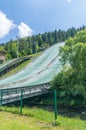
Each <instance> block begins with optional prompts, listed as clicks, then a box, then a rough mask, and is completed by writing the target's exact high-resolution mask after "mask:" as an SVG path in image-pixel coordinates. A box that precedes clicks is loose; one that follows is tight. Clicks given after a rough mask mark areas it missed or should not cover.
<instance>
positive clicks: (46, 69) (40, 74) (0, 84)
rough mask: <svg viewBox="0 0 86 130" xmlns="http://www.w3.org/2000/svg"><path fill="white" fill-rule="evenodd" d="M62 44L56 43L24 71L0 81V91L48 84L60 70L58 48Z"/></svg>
mask: <svg viewBox="0 0 86 130" xmlns="http://www.w3.org/2000/svg"><path fill="white" fill-rule="evenodd" d="M63 45H64V43H57V44H54V45H53V46H51V47H50V48H48V49H47V50H45V51H44V52H43V54H42V55H41V56H39V57H38V58H37V59H35V60H34V61H33V62H31V63H30V64H29V65H28V66H27V67H26V68H25V69H24V70H22V71H20V72H19V73H16V74H15V75H13V76H10V77H8V78H6V79H3V80H0V89H7V88H10V89H11V88H19V87H31V86H32V87H33V86H36V85H40V84H46V83H49V82H50V81H51V80H52V78H53V77H54V76H55V75H56V74H57V73H58V72H59V71H60V70H61V68H62V64H61V62H60V60H59V59H60V57H59V55H58V54H59V48H60V47H61V46H63Z"/></svg>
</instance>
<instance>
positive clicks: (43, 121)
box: [0, 107, 86, 130]
mask: <svg viewBox="0 0 86 130" xmlns="http://www.w3.org/2000/svg"><path fill="white" fill-rule="evenodd" d="M0 110H2V111H0V130H85V128H86V120H81V119H80V118H79V117H75V118H74V117H73V118H69V117H66V116H65V117H64V116H61V115H58V122H59V125H57V126H55V125H54V113H53V112H49V111H47V110H43V109H40V108H36V107H35V108H26V107H25V108H23V115H19V114H18V113H19V108H16V107H2V108H0Z"/></svg>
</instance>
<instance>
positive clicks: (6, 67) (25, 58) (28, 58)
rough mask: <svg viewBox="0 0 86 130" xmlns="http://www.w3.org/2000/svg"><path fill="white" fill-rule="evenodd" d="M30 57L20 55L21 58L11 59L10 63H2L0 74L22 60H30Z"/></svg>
mask: <svg viewBox="0 0 86 130" xmlns="http://www.w3.org/2000/svg"><path fill="white" fill-rule="evenodd" d="M31 58H32V56H28V57H22V58H18V59H15V60H13V61H12V62H10V63H8V64H6V65H3V66H2V67H0V76H2V75H3V74H5V73H7V72H8V71H9V70H11V69H13V68H15V67H17V66H18V65H20V64H21V63H22V62H24V61H26V60H30V59H31Z"/></svg>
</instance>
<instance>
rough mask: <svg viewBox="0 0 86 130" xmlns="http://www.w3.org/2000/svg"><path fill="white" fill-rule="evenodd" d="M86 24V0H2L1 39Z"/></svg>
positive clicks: (3, 40)
mask: <svg viewBox="0 0 86 130" xmlns="http://www.w3.org/2000/svg"><path fill="white" fill-rule="evenodd" d="M82 25H86V0H0V43H2V42H6V41H9V40H10V39H11V38H12V39H15V38H16V36H18V37H25V36H31V35H32V34H38V33H44V32H45V31H47V32H48V31H53V30H55V29H57V30H58V29H62V30H67V29H68V28H70V27H72V26H73V27H76V28H77V27H80V26H82Z"/></svg>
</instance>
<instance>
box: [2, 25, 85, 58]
mask: <svg viewBox="0 0 86 130" xmlns="http://www.w3.org/2000/svg"><path fill="white" fill-rule="evenodd" d="M84 29H85V26H84V25H83V26H82V27H80V28H77V29H76V28H74V27H72V28H69V29H68V30H67V31H63V30H60V29H59V30H58V31H57V30H54V31H52V32H45V33H43V34H37V35H33V36H31V37H25V38H19V39H16V40H12V39H11V40H10V41H8V42H6V43H2V44H0V50H3V51H5V52H6V60H9V59H13V58H17V56H19V57H23V56H26V55H30V54H34V53H38V52H41V51H43V50H45V49H46V48H47V47H49V46H51V45H53V44H55V43H58V42H63V41H65V40H66V39H67V38H69V37H74V36H75V34H76V33H77V32H78V31H80V30H84Z"/></svg>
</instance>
